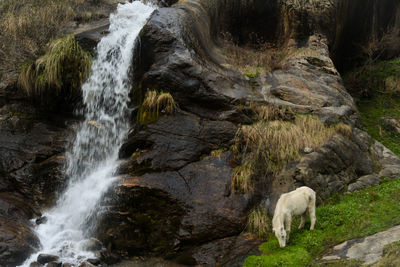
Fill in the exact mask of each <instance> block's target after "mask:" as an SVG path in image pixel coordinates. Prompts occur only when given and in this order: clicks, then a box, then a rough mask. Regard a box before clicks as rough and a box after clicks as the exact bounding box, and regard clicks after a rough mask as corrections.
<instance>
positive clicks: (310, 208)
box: [308, 199, 317, 231]
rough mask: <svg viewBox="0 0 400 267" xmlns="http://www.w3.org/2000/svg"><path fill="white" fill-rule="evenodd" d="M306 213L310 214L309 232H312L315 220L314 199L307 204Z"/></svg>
mask: <svg viewBox="0 0 400 267" xmlns="http://www.w3.org/2000/svg"><path fill="white" fill-rule="evenodd" d="M308 212H309V213H310V220H311V226H310V231H312V230H314V226H315V221H316V220H317V218H316V217H315V199H312V200H311V201H310V203H309V204H308Z"/></svg>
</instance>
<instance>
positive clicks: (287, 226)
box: [285, 216, 292, 242]
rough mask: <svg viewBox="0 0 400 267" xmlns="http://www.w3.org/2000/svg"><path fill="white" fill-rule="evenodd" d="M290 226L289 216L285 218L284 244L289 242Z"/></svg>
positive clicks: (290, 219)
mask: <svg viewBox="0 0 400 267" xmlns="http://www.w3.org/2000/svg"><path fill="white" fill-rule="evenodd" d="M291 225H292V217H291V216H287V217H286V220H285V230H286V242H289V236H290V227H291Z"/></svg>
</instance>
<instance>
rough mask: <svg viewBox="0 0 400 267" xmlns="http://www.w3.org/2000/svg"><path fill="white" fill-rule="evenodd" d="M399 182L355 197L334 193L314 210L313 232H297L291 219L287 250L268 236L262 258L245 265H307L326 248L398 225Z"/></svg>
mask: <svg viewBox="0 0 400 267" xmlns="http://www.w3.org/2000/svg"><path fill="white" fill-rule="evenodd" d="M399 191H400V180H386V181H384V182H383V183H382V184H381V185H378V186H375V187H372V188H369V189H365V190H362V191H360V192H357V193H354V194H346V195H340V194H337V195H335V196H333V197H331V198H329V199H328V200H327V201H326V202H325V203H324V204H323V205H321V206H319V207H318V208H317V212H316V214H317V223H316V227H315V230H314V231H309V230H308V229H306V228H307V227H309V220H308V222H307V223H306V227H305V229H302V230H297V226H298V224H299V219H298V218H297V219H296V220H294V223H293V225H292V229H293V230H292V233H291V237H290V241H289V244H288V246H287V247H285V248H283V249H281V248H280V247H279V243H278V240H277V239H276V238H275V236H274V235H273V234H272V233H270V234H269V236H268V238H267V240H268V241H267V242H265V243H263V244H262V245H261V246H260V247H259V249H260V251H261V252H262V255H261V256H250V257H248V258H247V259H246V261H245V263H244V266H309V265H313V264H316V263H315V262H313V259H315V258H316V257H318V256H319V255H320V254H321V253H322V252H323V251H325V250H326V249H327V248H329V247H331V246H333V245H336V244H338V243H340V242H343V241H345V240H348V239H353V238H359V237H363V236H367V235H371V234H374V233H376V232H379V231H383V230H386V229H387V228H389V227H392V226H394V225H398V224H400V216H399V214H400V205H399V202H400V194H399Z"/></svg>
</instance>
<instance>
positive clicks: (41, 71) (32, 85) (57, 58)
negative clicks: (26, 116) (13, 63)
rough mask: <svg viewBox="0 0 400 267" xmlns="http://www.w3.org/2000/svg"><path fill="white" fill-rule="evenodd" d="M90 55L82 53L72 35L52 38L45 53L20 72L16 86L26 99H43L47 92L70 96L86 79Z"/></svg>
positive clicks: (90, 62) (89, 65)
mask: <svg viewBox="0 0 400 267" xmlns="http://www.w3.org/2000/svg"><path fill="white" fill-rule="evenodd" d="M91 64H92V56H91V55H90V53H88V52H86V51H84V50H83V49H82V48H81V47H80V45H79V44H78V42H76V40H75V38H74V36H72V35H68V36H66V37H63V38H59V39H56V40H54V41H52V42H50V44H49V45H48V46H47V51H46V53H45V54H44V55H43V56H41V57H40V58H39V59H37V60H36V62H35V63H33V64H26V65H24V67H23V68H22V70H21V73H20V76H19V84H20V85H21V86H22V87H23V88H24V89H25V90H26V92H27V94H28V95H30V96H44V95H46V94H47V93H49V90H52V92H55V93H56V95H60V94H61V92H62V91H63V90H68V93H67V94H70V95H74V94H76V92H77V91H79V90H80V86H81V84H82V82H83V81H84V80H85V79H86V78H87V76H88V74H89V72H90V67H91Z"/></svg>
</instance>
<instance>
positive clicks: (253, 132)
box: [232, 115, 351, 193]
mask: <svg viewBox="0 0 400 267" xmlns="http://www.w3.org/2000/svg"><path fill="white" fill-rule="evenodd" d="M336 132H339V133H341V134H343V135H344V136H347V137H349V136H351V128H350V126H348V125H345V124H338V125H335V126H332V127H327V126H325V125H324V124H323V123H322V122H321V121H320V120H319V119H318V117H316V116H312V115H297V116H296V118H295V120H294V122H289V121H281V120H275V121H259V122H257V123H255V124H252V125H244V126H242V127H241V128H240V129H239V131H238V133H237V136H236V139H235V144H234V146H233V148H232V151H233V153H234V154H235V155H236V156H237V157H238V158H239V160H240V161H241V165H240V166H238V167H236V168H235V171H234V175H233V184H234V188H236V189H239V190H241V191H243V192H245V193H252V192H253V190H254V187H255V185H256V183H257V182H259V181H260V179H261V181H264V182H265V180H266V179H267V178H268V177H270V176H271V175H276V174H278V173H279V172H280V171H281V170H282V169H283V168H284V167H285V166H286V165H287V164H288V163H289V162H292V161H294V160H296V159H299V158H300V157H301V153H300V151H303V150H304V148H306V147H311V148H313V149H316V148H318V147H320V146H322V145H323V144H325V143H326V142H327V141H328V140H329V139H330V138H331V137H332V135H333V134H334V133H336Z"/></svg>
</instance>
